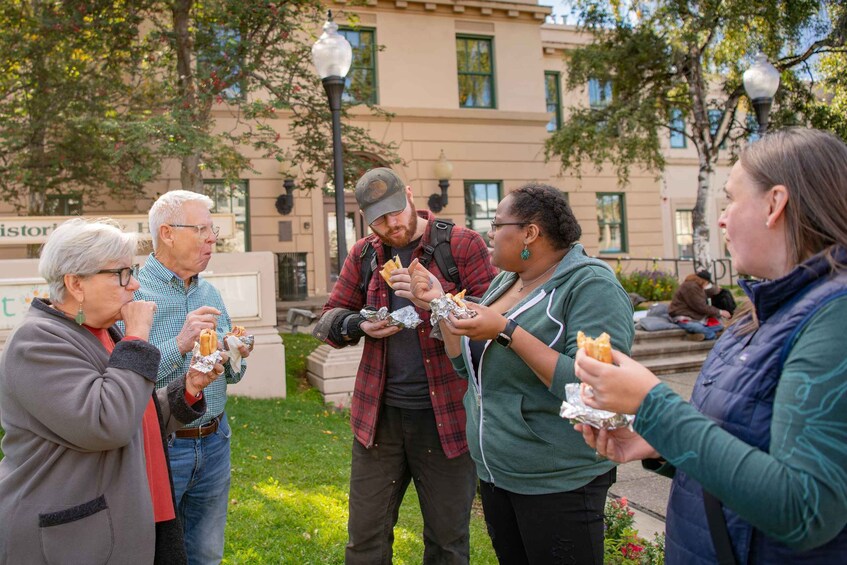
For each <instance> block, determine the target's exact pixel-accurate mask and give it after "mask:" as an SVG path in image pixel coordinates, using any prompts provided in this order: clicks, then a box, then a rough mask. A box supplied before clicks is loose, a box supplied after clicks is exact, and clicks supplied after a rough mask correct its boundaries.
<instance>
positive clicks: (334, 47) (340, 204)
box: [312, 10, 353, 273]
mask: <svg viewBox="0 0 847 565" xmlns="http://www.w3.org/2000/svg"><path fill="white" fill-rule="evenodd" d="M323 29H324V32H323V34H321V36H320V37H319V38H318V40H317V41H316V42H315V44H314V45H312V61H313V62H314V64H315V68H316V69H317V70H318V75H319V76H320V77H321V82H323V85H324V90H326V96H327V98H328V99H329V109H330V111H331V112H332V162H333V177H334V178H333V184H334V186H335V226H336V227H335V229H336V232H337V233H336V239H337V242H338V272H339V273H341V267H342V266H343V265H344V260H345V259H346V258H347V237H346V234H345V225H344V224H345V213H344V153H343V149H342V147H341V95H342V93H343V92H344V77H346V76H347V72H348V71H349V70H350V65H351V64H352V63H353V49H352V48H351V47H350V43H349V42H348V41H347V39H345V38H344V36H342V35H340V34H339V33H338V24H336V23H335V22H334V21H332V10H330V11H329V12H328V13H327V19H326V23H325V24H324V27H323Z"/></svg>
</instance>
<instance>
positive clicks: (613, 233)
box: [597, 192, 626, 253]
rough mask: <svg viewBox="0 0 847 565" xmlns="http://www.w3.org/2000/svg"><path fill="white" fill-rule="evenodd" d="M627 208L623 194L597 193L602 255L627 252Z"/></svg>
mask: <svg viewBox="0 0 847 565" xmlns="http://www.w3.org/2000/svg"><path fill="white" fill-rule="evenodd" d="M625 210H626V207H625V205H624V195H623V193H621V192H605V193H604V192H598V193H597V226H598V228H599V230H600V253H615V252H621V251H626V213H625Z"/></svg>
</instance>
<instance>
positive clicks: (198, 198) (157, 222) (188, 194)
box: [147, 190, 214, 251]
mask: <svg viewBox="0 0 847 565" xmlns="http://www.w3.org/2000/svg"><path fill="white" fill-rule="evenodd" d="M186 202H202V203H203V204H205V205H206V208H208V209H209V210H211V209H212V206H213V205H214V203H213V202H212V199H211V198H209V197H208V196H206V195H205V194H200V193H199V192H192V191H190V190H171V191H170V192H166V193H164V194H163V195H161V196H160V197H159V198H157V199H156V201H155V202H154V203H153V206H151V207H150V213H149V214H148V215H147V223H148V225H149V226H150V235H151V236H152V237H153V251H156V247H157V246H158V245H159V228H160V227H162V226H163V225H164V224H181V223H183V222H184V221H185V212H184V211H183V209H182V206H183V204H185V203H186Z"/></svg>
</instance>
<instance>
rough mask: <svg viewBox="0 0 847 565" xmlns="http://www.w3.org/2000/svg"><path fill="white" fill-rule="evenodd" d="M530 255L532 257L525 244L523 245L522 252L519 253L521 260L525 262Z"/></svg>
mask: <svg viewBox="0 0 847 565" xmlns="http://www.w3.org/2000/svg"><path fill="white" fill-rule="evenodd" d="M530 255H532V254H531V253H530V252H529V248H528V247H527V244H526V243H524V244H523V251H521V259H523V260H524V261H526V260H527V259H529V256H530Z"/></svg>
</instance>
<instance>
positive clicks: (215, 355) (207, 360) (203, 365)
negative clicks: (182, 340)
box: [191, 342, 223, 373]
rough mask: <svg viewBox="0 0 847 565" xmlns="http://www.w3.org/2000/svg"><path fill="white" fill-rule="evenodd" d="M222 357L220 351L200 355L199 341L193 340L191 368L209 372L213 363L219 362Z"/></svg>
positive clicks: (213, 365) (212, 367)
mask: <svg viewBox="0 0 847 565" xmlns="http://www.w3.org/2000/svg"><path fill="white" fill-rule="evenodd" d="M222 359H223V357H221V352H220V351H213V352H212V353H211V354H210V355H200V343H198V342H194V351H193V356H192V358H191V368H192V369H196V370H198V371H200V372H201V373H211V372H212V369H214V368H215V364H216V363H220V362H221V360H222Z"/></svg>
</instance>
